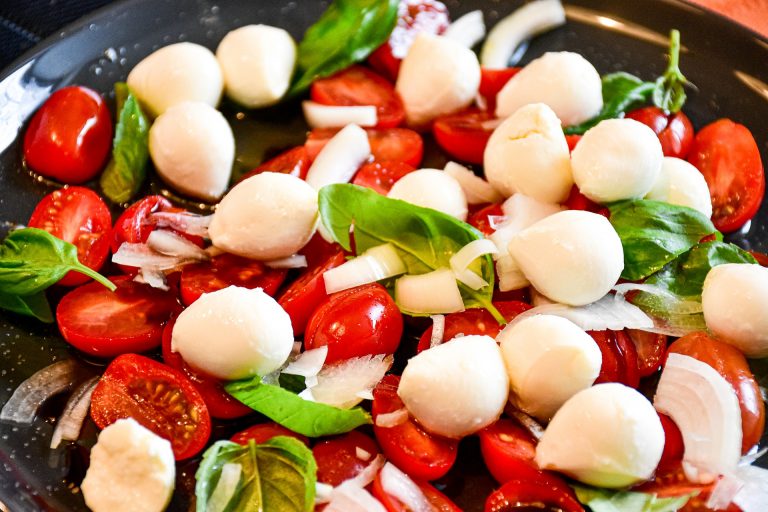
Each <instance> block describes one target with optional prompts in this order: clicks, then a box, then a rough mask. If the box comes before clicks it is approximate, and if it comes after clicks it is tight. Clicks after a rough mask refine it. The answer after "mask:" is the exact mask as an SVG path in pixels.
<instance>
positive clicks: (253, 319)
mask: <svg viewBox="0 0 768 512" xmlns="http://www.w3.org/2000/svg"><path fill="white" fill-rule="evenodd" d="M171 349H172V350H173V351H174V352H178V353H179V354H181V357H182V358H183V359H184V361H186V363H187V364H189V365H190V366H192V367H193V368H195V369H197V370H199V371H201V372H203V373H206V374H208V375H212V376H213V377H216V378H219V379H223V380H238V379H245V378H248V377H253V376H254V375H261V376H263V375H267V374H268V373H272V372H273V371H275V370H277V369H278V368H280V367H281V366H282V365H283V363H285V361H286V359H288V356H289V355H290V353H291V349H293V328H292V327H291V318H290V317H289V316H288V313H286V312H285V311H284V310H283V308H282V307H280V305H279V304H278V303H277V301H275V299H273V298H272V297H270V296H269V295H267V294H266V293H264V292H263V291H262V289H261V288H256V289H253V290H251V289H249V288H240V287H238V286H230V287H228V288H224V289H221V290H217V291H215V292H212V293H204V294H203V295H202V296H201V297H200V298H199V299H197V300H196V301H195V302H193V303H192V305H191V306H189V307H188V308H187V309H185V310H184V311H182V313H181V314H180V315H179V317H178V318H177V319H176V323H175V324H174V326H173V333H172V337H171Z"/></svg>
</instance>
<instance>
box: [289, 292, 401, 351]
mask: <svg viewBox="0 0 768 512" xmlns="http://www.w3.org/2000/svg"><path fill="white" fill-rule="evenodd" d="M402 335H403V315H402V314H401V313H400V310H399V309H398V307H397V305H396V304H395V301H393V300H392V297H390V296H389V294H388V293H387V290H386V288H384V287H383V286H381V285H380V284H376V283H374V284H367V285H365V286H358V287H356V288H350V289H349V290H344V291H342V292H338V293H334V294H332V295H329V296H328V297H327V298H326V299H325V300H324V301H323V303H322V304H320V306H319V307H318V308H317V309H316V310H315V312H314V313H312V316H311V317H310V319H309V323H308V324H307V331H306V333H305V335H304V347H305V348H306V349H307V350H310V349H313V348H318V347H322V346H326V345H327V346H328V356H327V357H326V358H325V362H326V363H335V362H336V361H341V360H342V359H349V358H350V357H359V356H365V355H369V354H394V353H395V350H397V347H398V345H400V337H401V336H402Z"/></svg>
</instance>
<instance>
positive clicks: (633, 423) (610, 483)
mask: <svg viewBox="0 0 768 512" xmlns="http://www.w3.org/2000/svg"><path fill="white" fill-rule="evenodd" d="M663 450H664V429H663V428H662V426H661V421H660V420H659V416H658V414H656V411H655V410H654V408H653V405H651V402H649V401H648V399H647V398H645V397H644V396H643V395H641V394H640V393H639V392H637V391H636V390H634V389H632V388H630V387H628V386H624V385H623V384H616V383H610V384H598V385H596V386H593V387H591V388H587V389H585V390H583V391H580V392H579V393H577V394H576V395H574V396H573V397H572V398H571V399H570V400H568V401H567V402H565V404H564V405H563V406H562V407H561V408H560V410H559V411H557V413H556V414H555V417H554V418H552V421H551V422H550V423H549V426H547V429H546V430H545V431H544V436H543V437H542V438H541V441H539V444H538V446H537V447H536V463H537V464H538V466H539V467H540V468H541V469H551V470H555V471H559V472H562V473H565V474H567V475H569V476H571V477H573V478H575V479H576V480H579V481H580V482H584V483H585V484H589V485H595V486H598V487H609V488H620V487H627V486H629V485H632V484H634V483H637V482H640V481H643V480H647V479H649V478H650V477H651V476H652V475H653V472H654V471H655V470H656V466H657V465H658V463H659V460H660V459H661V453H662V452H663Z"/></svg>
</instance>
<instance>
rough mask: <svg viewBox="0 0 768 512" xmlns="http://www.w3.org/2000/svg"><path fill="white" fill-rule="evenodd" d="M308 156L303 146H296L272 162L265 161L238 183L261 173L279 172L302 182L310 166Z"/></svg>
mask: <svg viewBox="0 0 768 512" xmlns="http://www.w3.org/2000/svg"><path fill="white" fill-rule="evenodd" d="M310 163H311V162H310V159H309V156H308V155H307V149H306V148H305V147H304V146H297V147H295V148H292V149H289V150H288V151H285V152H284V153H280V154H279V155H277V156H276V157H275V158H273V159H272V160H267V161H266V162H264V163H263V164H261V165H259V166H258V167H257V168H255V169H254V170H252V171H250V172H248V173H246V174H245V175H243V177H242V178H240V181H242V180H245V179H248V178H250V177H251V176H256V175H257V174H261V173H263V172H279V173H282V174H290V175H291V176H296V177H297V178H301V179H302V180H303V179H305V178H306V177H307V172H309V164H310Z"/></svg>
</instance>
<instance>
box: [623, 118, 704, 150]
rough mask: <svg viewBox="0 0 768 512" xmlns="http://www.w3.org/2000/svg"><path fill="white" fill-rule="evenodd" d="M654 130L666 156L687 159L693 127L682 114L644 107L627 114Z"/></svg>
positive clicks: (691, 141)
mask: <svg viewBox="0 0 768 512" xmlns="http://www.w3.org/2000/svg"><path fill="white" fill-rule="evenodd" d="M627 117H628V118H630V119H634V120H635V121H640V122H641V123H643V124H644V125H646V126H648V127H650V128H651V130H653V132H654V133H655V134H656V136H657V137H658V138H659V142H661V150H662V152H663V153H664V156H673V157H675V158H685V157H686V156H688V152H689V151H690V150H691V145H692V144H693V125H692V124H691V121H690V119H688V116H686V115H685V114H683V113H682V112H677V113H675V114H667V113H666V112H664V111H663V110H661V109H660V108H659V107H643V108H639V109H637V110H633V111H632V112H629V113H627Z"/></svg>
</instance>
